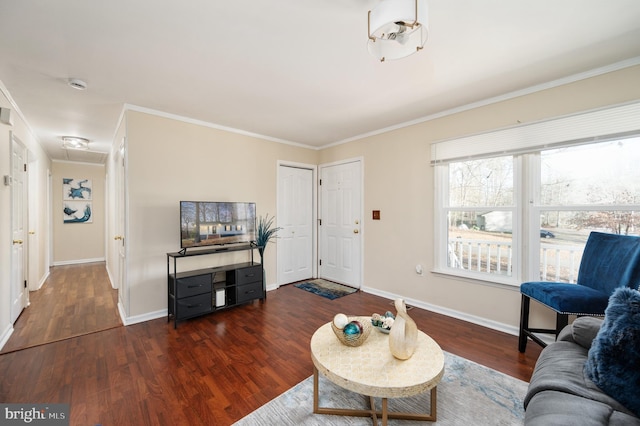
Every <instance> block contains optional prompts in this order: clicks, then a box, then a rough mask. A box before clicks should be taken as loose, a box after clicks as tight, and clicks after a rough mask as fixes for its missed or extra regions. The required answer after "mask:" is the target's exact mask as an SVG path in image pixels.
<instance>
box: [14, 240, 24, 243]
mask: <svg viewBox="0 0 640 426" xmlns="http://www.w3.org/2000/svg"><path fill="white" fill-rule="evenodd" d="M13 244H22V240H13Z"/></svg>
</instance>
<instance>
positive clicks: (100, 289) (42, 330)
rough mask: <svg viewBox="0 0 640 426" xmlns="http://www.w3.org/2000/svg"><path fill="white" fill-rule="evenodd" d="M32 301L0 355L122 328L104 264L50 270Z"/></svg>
mask: <svg viewBox="0 0 640 426" xmlns="http://www.w3.org/2000/svg"><path fill="white" fill-rule="evenodd" d="M29 301H30V305H29V306H28V307H27V308H26V309H25V310H24V311H23V312H22V314H20V316H19V317H18V320H17V321H16V323H15V324H14V325H13V328H14V330H13V334H12V335H11V337H10V338H9V341H8V342H7V344H6V345H5V346H4V347H3V348H2V350H1V351H0V354H1V353H6V352H12V351H15V350H18V349H24V348H28V347H32V346H38V345H42V344H45V343H51V342H55V341H58V340H64V339H68V338H69V337H75V336H81V335H84V334H88V333H95V332H97V331H102V330H107V329H109V328H113V327H119V326H122V321H120V316H119V315H118V308H117V306H118V291H117V290H114V289H113V288H111V282H110V281H109V277H108V275H107V272H106V269H105V264H104V262H96V263H87V264H83V265H80V266H78V265H66V266H56V267H54V268H51V271H50V274H49V277H48V278H47V280H46V281H45V283H44V284H43V285H42V288H40V290H38V291H32V292H30V293H29Z"/></svg>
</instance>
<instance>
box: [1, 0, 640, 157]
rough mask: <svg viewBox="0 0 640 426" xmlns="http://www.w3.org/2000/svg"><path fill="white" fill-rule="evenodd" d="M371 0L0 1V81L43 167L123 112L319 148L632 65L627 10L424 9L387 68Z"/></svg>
mask: <svg viewBox="0 0 640 426" xmlns="http://www.w3.org/2000/svg"><path fill="white" fill-rule="evenodd" d="M380 1H381V0H315V1H310V0H270V1H255V0H233V1H216V0H184V1H180V2H177V1H168V0H136V1H131V0H110V1H87V0H56V1H47V0H20V1H16V0H0V81H2V82H3V83H4V86H5V87H6V89H7V90H8V91H9V93H10V95H11V97H12V98H13V100H14V101H15V102H16V104H17V105H18V106H19V108H20V110H21V111H22V113H23V114H24V116H25V117H26V119H27V121H28V123H29V124H30V126H31V127H32V129H33V130H34V132H35V134H36V135H37V137H38V139H39V140H40V142H41V143H42V145H43V146H44V147H45V148H46V149H47V151H48V153H49V155H50V156H51V158H53V159H71V160H78V161H86V160H88V161H98V162H99V161H104V158H105V156H104V155H98V156H96V157H95V158H93V157H70V156H68V153H67V152H66V151H65V150H63V149H62V148H61V145H62V142H61V140H60V138H61V136H65V135H71V136H82V137H86V138H89V139H90V140H92V141H93V142H92V150H95V151H101V152H106V151H107V150H108V149H109V146H110V144H111V141H112V140H113V136H114V132H115V129H116V126H117V123H118V119H119V117H120V114H121V112H122V110H123V107H124V106H125V105H131V106H135V107H136V108H141V109H149V110H154V111H159V112H162V113H166V114H173V115H177V116H183V117H187V118H189V119H192V120H199V121H202V122H206V123H211V124H213V125H216V126H221V127H225V128H231V129H236V130H239V131H242V132H248V133H252V134H256V135H261V136H263V137H265V138H267V139H271V140H277V141H283V142H291V143H295V144H300V145H304V146H309V147H323V146H327V145H331V144H335V143H339V142H343V141H346V140H350V139H353V138H355V137H358V136H361V135H365V134H370V133H375V132H377V131H380V130H381V129H385V128H388V127H394V126H398V125H401V124H403V123H408V122H412V121H416V120H420V119H422V118H424V117H428V116H431V115H434V114H438V113H441V112H443V111H447V110H451V109H456V108H460V107H462V106H464V105H469V104H472V103H477V102H481V101H483V100H486V99H489V98H494V97H500V96H504V95H505V94H508V93H512V92H517V91H520V90H524V89H527V88H531V87H534V86H537V85H541V84H544V83H547V82H551V81H555V80H562V79H567V78H569V77H571V76H576V75H586V74H585V73H588V72H592V70H598V69H607V70H608V69H615V68H620V67H624V66H629V65H634V64H638V63H640V1H638V0H607V1H603V0H536V1H524V0H518V1H514V0H483V1H478V0H430V2H429V14H430V17H429V30H430V32H429V40H428V41H427V44H426V46H425V49H424V50H422V51H421V52H419V53H417V54H414V55H412V56H410V57H408V58H405V59H401V60H398V61H388V62H384V63H381V62H379V61H377V60H376V59H375V58H373V57H371V56H369V54H368V52H367V48H366V41H367V11H368V10H369V9H371V8H373V7H375V6H376V5H377V4H378V3H379V2H380ZM384 1H393V0H384ZM69 78H80V79H82V80H84V81H86V82H87V84H88V89H87V90H85V91H78V90H75V89H72V88H70V87H69V86H68V85H67V84H66V82H67V80H68V79H69ZM639 84H640V82H639Z"/></svg>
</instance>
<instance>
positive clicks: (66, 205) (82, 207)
mask: <svg viewBox="0 0 640 426" xmlns="http://www.w3.org/2000/svg"><path fill="white" fill-rule="evenodd" d="M92 196H93V194H92V185H91V179H73V178H62V200H63V201H62V204H63V206H62V213H63V215H64V223H91V222H93V212H92V205H91V201H90V200H91V199H92Z"/></svg>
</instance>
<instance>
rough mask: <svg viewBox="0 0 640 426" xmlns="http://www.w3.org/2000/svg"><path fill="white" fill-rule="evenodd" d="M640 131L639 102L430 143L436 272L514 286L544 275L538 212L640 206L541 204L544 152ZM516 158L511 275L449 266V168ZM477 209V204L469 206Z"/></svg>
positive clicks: (633, 207) (616, 208)
mask: <svg viewBox="0 0 640 426" xmlns="http://www.w3.org/2000/svg"><path fill="white" fill-rule="evenodd" d="M639 134H640V102H636V103H630V104H624V105H619V106H615V107H611V108H606V109H600V110H595V111H589V112H585V113H580V114H575V115H571V116H565V117H560V118H557V119H553V120H547V121H543V122H538V123H532V124H527V125H523V126H516V127H511V128H507V129H500V130H496V131H493V132H489V133H484V134H480V135H473V136H467V137H463V138H458V139H451V140H446V141H441V142H436V143H433V144H432V145H431V164H432V166H434V208H435V212H434V222H435V223H434V239H435V246H436V249H435V250H434V253H435V259H434V269H433V272H435V273H441V274H448V275H454V276H459V277H464V278H470V279H473V280H479V281H488V282H492V283H498V284H506V285H510V286H517V285H520V283H521V282H523V281H532V280H538V279H539V274H540V259H539V255H534V254H535V253H540V238H539V232H540V230H539V222H540V213H541V212H542V211H544V210H548V209H550V208H554V207H557V208H558V209H559V210H565V211H566V210H570V211H576V210H589V211H593V210H606V209H607V208H609V209H611V210H620V209H621V208H622V209H624V210H638V206H626V207H621V206H618V205H616V206H603V205H593V206H575V205H574V206H547V205H545V206H542V205H541V204H540V184H539V182H540V151H543V150H547V149H552V148H558V147H568V146H575V145H583V144H590V143H597V142H604V141H606V140H613V139H625V138H628V137H630V136H637V135H639ZM505 147H507V148H505ZM505 155H513V157H514V176H513V179H514V203H515V206H514V207H513V218H512V221H513V231H512V256H513V257H512V258H513V265H512V275H511V276H504V275H497V274H487V273H482V272H474V271H468V270H463V269H457V268H451V267H449V266H447V257H448V250H447V248H448V221H447V217H448V212H449V211H450V209H453V210H466V209H465V208H450V206H449V205H448V203H449V167H448V164H449V163H452V162H459V161H465V160H472V159H481V158H491V157H499V156H505ZM469 210H477V208H473V207H471V208H469Z"/></svg>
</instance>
